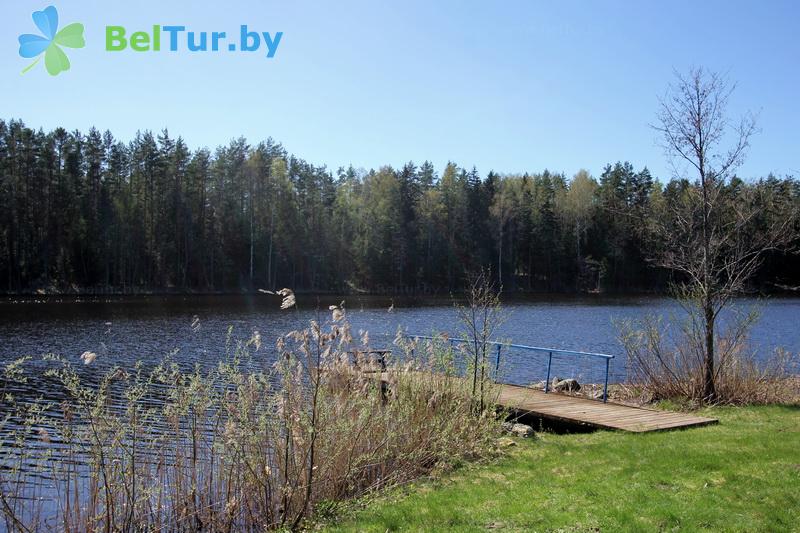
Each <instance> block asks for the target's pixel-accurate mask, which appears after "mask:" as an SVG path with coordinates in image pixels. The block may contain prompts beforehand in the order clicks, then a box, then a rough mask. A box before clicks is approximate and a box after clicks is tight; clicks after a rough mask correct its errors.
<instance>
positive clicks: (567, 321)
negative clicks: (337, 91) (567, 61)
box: [0, 294, 800, 394]
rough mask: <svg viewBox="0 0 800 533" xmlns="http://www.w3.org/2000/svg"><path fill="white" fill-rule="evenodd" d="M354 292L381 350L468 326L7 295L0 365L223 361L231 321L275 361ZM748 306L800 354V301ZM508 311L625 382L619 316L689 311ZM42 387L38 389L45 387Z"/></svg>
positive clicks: (539, 364)
mask: <svg viewBox="0 0 800 533" xmlns="http://www.w3.org/2000/svg"><path fill="white" fill-rule="evenodd" d="M342 299H344V300H346V308H347V317H348V319H349V320H350V322H351V324H352V326H353V331H354V332H358V331H359V330H366V331H369V332H370V338H371V345H372V347H374V348H381V347H387V346H390V345H391V342H392V339H393V338H394V336H395V333H396V332H397V329H398V328H402V329H403V330H405V331H407V332H408V333H412V334H420V335H429V334H431V333H438V332H449V333H450V335H451V336H456V335H458V332H459V330H460V325H459V324H458V321H457V318H456V313H455V311H454V309H453V304H452V303H451V302H449V301H447V300H442V299H440V300H424V301H411V300H400V299H394V300H392V299H390V298H387V297H366V296H347V297H343V298H336V297H331V296H326V297H314V296H303V295H298V297H297V302H298V308H297V309H292V310H288V311H282V310H280V309H279V306H280V298H278V297H275V296H270V295H263V294H256V295H220V296H143V297H104V298H85V299H77V300H76V299H67V298H64V299H60V298H50V299H48V300H34V301H31V300H15V299H7V300H5V301H3V302H2V303H0V346H2V348H0V364H2V363H5V362H9V361H12V360H14V359H16V358H18V357H21V356H24V355H32V356H40V355H42V354H45V353H54V354H58V355H61V356H63V357H64V358H66V359H69V360H72V361H74V362H75V363H76V364H80V359H79V357H80V355H81V354H82V353H83V352H84V351H87V350H89V351H93V352H95V353H97V354H98V358H97V360H96V362H95V363H94V364H93V365H92V367H91V373H98V372H100V371H101V370H103V369H105V368H108V367H111V366H114V365H119V366H122V367H131V366H133V364H134V363H135V362H136V361H142V362H144V363H145V365H152V364H154V363H156V362H158V361H160V360H161V359H162V358H163V357H164V356H165V355H167V354H170V353H173V354H174V356H173V358H174V360H175V361H178V362H180V363H182V364H183V365H186V366H191V365H194V364H195V363H197V364H200V365H201V366H206V365H214V364H216V362H217V361H219V360H220V359H221V358H222V357H224V354H225V346H226V343H227V342H228V331H229V328H230V331H231V339H233V340H236V339H241V340H246V339H249V338H250V337H251V336H252V335H253V332H254V331H258V332H259V333H260V334H261V337H262V341H263V345H264V348H262V350H261V351H260V352H259V353H258V355H257V357H258V358H259V359H260V361H262V362H263V363H265V364H269V363H271V362H272V361H274V357H275V350H274V345H275V339H276V338H277V337H278V336H279V335H281V334H284V333H286V332H288V331H290V330H292V329H297V328H302V327H303V326H304V325H306V324H307V323H308V321H309V320H311V319H315V318H318V319H321V320H323V321H324V320H327V319H328V318H329V316H330V315H329V312H328V311H327V307H328V305H329V304H331V303H339V301H340V300H342ZM737 305H739V306H751V305H758V306H759V307H760V309H761V318H760V320H759V322H758V323H757V324H756V325H755V327H754V328H753V331H752V335H751V342H752V346H753V349H754V350H756V351H757V353H758V354H759V356H763V355H764V354H767V353H770V352H772V351H773V350H774V349H775V348H776V347H783V348H785V349H787V350H789V351H792V352H794V353H797V352H800V327H798V325H799V324H800V298H772V299H769V300H761V301H757V300H748V299H744V300H739V301H738V302H737ZM390 306H392V309H391V310H390V309H389V308H390ZM504 308H505V311H507V319H506V321H505V323H504V324H503V325H502V327H501V328H500V331H499V335H498V339H500V340H503V341H511V342H514V343H517V344H526V345H534V346H541V347H548V348H558V349H568V350H580V351H589V352H601V353H608V354H612V355H615V356H616V358H615V359H614V360H613V361H612V363H611V377H612V381H621V380H624V379H625V376H626V373H627V368H626V367H627V365H626V360H625V355H624V353H623V351H622V348H621V346H620V344H619V342H618V340H617V328H616V326H615V322H616V321H619V320H623V319H635V318H640V317H642V316H644V315H646V314H648V313H656V314H658V315H660V316H663V317H664V318H665V319H669V318H670V317H674V316H680V313H681V309H680V307H679V306H677V305H676V304H675V303H674V302H673V301H671V300H669V299H666V298H661V297H652V296H624V297H606V296H592V297H566V296H560V295H559V296H541V297H536V298H530V299H525V300H520V299H514V300H511V301H509V302H508V303H506V304H505V305H504ZM317 309H320V311H317ZM501 355H502V372H503V379H504V380H505V381H509V382H514V383H531V382H533V381H536V380H539V379H543V377H544V373H545V371H546V366H547V360H546V359H547V354H546V353H545V354H532V353H530V352H525V353H523V352H519V351H515V352H504V353H503V354H501ZM603 364H604V363H603V362H602V360H599V359H592V358H574V357H556V358H555V360H554V363H553V375H560V376H562V377H563V376H569V377H578V378H579V380H581V379H582V380H583V381H591V382H599V381H601V380H602V371H603V368H602V365H603ZM89 370H90V369H86V370H85V371H86V372H88V371H89ZM31 386H32V387H34V388H35V387H36V384H35V383H31ZM30 392H31V393H34V394H35V393H36V392H37V391H36V390H31V391H30Z"/></svg>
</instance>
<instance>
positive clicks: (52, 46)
mask: <svg viewBox="0 0 800 533" xmlns="http://www.w3.org/2000/svg"><path fill="white" fill-rule="evenodd" d="M33 23H34V24H36V27H37V28H39V31H41V32H42V35H33V34H30V33H26V34H24V35H20V36H19V55H20V56H22V57H25V58H32V57H35V58H36V60H35V61H34V62H33V63H31V64H30V65H28V66H27V67H26V68H25V70H23V71H22V73H23V74H25V73H26V72H28V71H29V70H31V69H32V68H33V67H35V66H36V65H37V64H38V63H39V61H40V60H41V59H42V54H44V66H45V68H46V69H47V72H48V73H49V74H50V75H51V76H58V75H59V74H60V73H62V72H64V71H67V70H69V58H67V54H65V53H64V51H63V50H62V49H61V47H62V46H66V47H68V48H83V47H84V46H86V41H85V40H84V39H83V24H80V23H78V22H75V23H72V24H69V25H67V26H65V27H64V28H62V29H61V31H58V11H57V10H56V8H55V7H53V6H49V7H46V8H44V9H43V10H42V11H34V13H33Z"/></svg>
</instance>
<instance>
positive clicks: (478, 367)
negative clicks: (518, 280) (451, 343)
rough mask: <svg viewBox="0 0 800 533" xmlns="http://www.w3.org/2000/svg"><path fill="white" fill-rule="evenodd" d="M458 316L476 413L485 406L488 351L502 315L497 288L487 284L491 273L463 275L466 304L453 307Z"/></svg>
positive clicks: (482, 272) (488, 374)
mask: <svg viewBox="0 0 800 533" xmlns="http://www.w3.org/2000/svg"><path fill="white" fill-rule="evenodd" d="M456 309H457V311H458V317H459V320H460V322H461V325H462V327H463V328H464V329H465V333H466V338H467V340H468V341H469V342H468V343H467V345H466V351H467V354H468V356H469V357H470V359H471V361H469V365H468V366H469V368H468V370H469V371H471V372H472V397H473V400H474V401H475V403H476V408H477V411H478V412H483V410H484V407H485V406H486V401H485V400H486V386H487V384H488V381H490V379H491V376H490V372H489V370H490V363H489V357H490V349H491V342H492V341H493V339H494V336H495V333H496V332H497V330H498V328H499V327H500V326H501V325H502V324H503V322H505V319H506V316H505V313H504V311H503V307H502V305H501V304H500V289H497V288H496V287H495V285H494V284H493V283H492V282H491V273H490V272H489V271H488V270H480V271H478V272H476V273H471V274H468V275H467V302H466V304H465V305H459V306H457V308H456Z"/></svg>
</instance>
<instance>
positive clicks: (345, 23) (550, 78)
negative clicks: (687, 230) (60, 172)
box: [0, 0, 800, 179]
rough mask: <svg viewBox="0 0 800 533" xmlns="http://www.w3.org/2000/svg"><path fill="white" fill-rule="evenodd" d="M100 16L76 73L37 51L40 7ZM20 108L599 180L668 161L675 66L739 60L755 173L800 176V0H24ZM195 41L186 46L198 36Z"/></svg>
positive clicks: (8, 33)
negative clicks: (163, 33)
mask: <svg viewBox="0 0 800 533" xmlns="http://www.w3.org/2000/svg"><path fill="white" fill-rule="evenodd" d="M51 3H52V4H53V5H55V6H56V7H57V8H58V11H59V15H60V23H61V24H60V25H61V27H63V26H64V25H65V24H68V23H70V22H82V23H84V25H85V26H86V40H87V46H86V48H84V49H80V50H67V52H68V55H69V58H70V60H71V62H72V68H71V70H69V71H68V72H66V73H63V74H61V75H59V76H58V77H55V78H52V77H50V76H49V75H48V74H47V73H46V72H45V70H44V68H43V65H40V68H34V69H33V70H32V71H30V72H29V73H27V74H25V75H20V72H21V71H22V69H23V68H25V67H26V66H27V65H28V64H29V63H30V60H26V59H23V58H21V57H19V55H18V53H17V50H18V46H17V36H18V35H19V34H21V33H35V32H36V28H35V26H34V25H33V22H32V20H31V13H32V12H33V11H35V10H40V9H43V8H44V7H46V6H48V5H50V4H51ZM0 10H2V16H1V17H0V35H1V36H2V40H0V42H2V43H5V44H3V45H2V47H0V72H2V73H3V74H2V78H0V80H1V81H0V106H2V107H0V116H2V117H3V118H6V119H8V118H11V117H13V118H21V119H23V120H24V121H25V122H26V123H27V124H28V125H30V126H35V127H43V128H45V129H50V128H53V127H56V126H64V127H66V128H68V129H76V128H78V129H81V130H84V131H85V130H87V129H88V128H89V127H90V126H92V125H94V126H96V127H98V128H99V129H101V130H105V129H110V130H111V131H112V132H113V133H114V134H115V135H116V136H117V137H119V138H122V139H124V140H128V139H130V138H131V137H132V136H133V135H134V134H135V132H136V131H137V130H139V129H151V130H160V129H162V128H165V127H166V128H169V130H170V133H172V134H173V135H182V136H183V137H184V139H185V140H186V141H187V143H188V144H189V145H190V146H191V147H192V148H197V147H201V146H209V147H214V146H216V145H218V144H221V143H226V142H228V141H229V140H230V139H231V138H233V137H237V136H239V135H244V136H245V137H247V138H248V140H250V141H251V142H256V141H258V140H262V139H266V138H267V137H269V136H272V137H274V138H275V139H277V140H279V141H281V142H282V143H283V144H284V145H285V146H286V148H287V149H288V150H289V151H291V152H293V153H295V154H297V155H299V156H301V157H303V158H305V159H307V160H309V161H311V162H313V163H315V164H325V165H328V166H329V167H330V168H333V169H335V168H336V167H338V166H340V165H348V164H353V165H354V166H356V167H364V168H370V167H377V166H379V165H382V164H391V165H394V166H399V165H401V164H402V163H404V162H405V161H408V160H414V161H416V162H417V163H419V162H422V161H423V160H426V159H428V160H431V161H432V162H434V164H435V165H436V167H437V170H441V168H442V166H443V165H444V164H445V163H446V162H447V161H448V160H452V161H455V162H457V163H458V164H460V165H462V166H467V167H471V166H472V165H475V166H477V167H478V169H479V170H480V171H481V173H483V174H485V173H486V172H488V171H489V170H492V169H494V170H496V171H500V172H522V171H539V170H541V169H543V168H545V167H546V168H550V169H552V170H557V171H564V172H566V173H568V174H573V173H574V172H576V171H577V170H578V169H580V168H586V169H588V170H589V171H590V172H592V173H593V174H594V175H599V174H600V172H601V171H602V167H603V166H604V165H605V164H606V163H608V162H613V161H616V160H629V161H631V162H632V163H633V164H634V165H635V166H636V167H637V168H638V167H641V166H644V165H647V166H649V167H650V168H651V169H652V170H653V171H654V173H655V174H656V175H657V176H659V177H660V178H662V179H663V178H668V177H669V171H668V168H669V167H668V166H667V165H666V163H665V161H664V156H663V153H662V150H661V148H659V147H658V146H657V144H656V142H655V133H654V132H653V131H652V130H651V129H650V128H649V126H648V124H650V123H652V122H653V121H654V117H655V112H656V110H657V98H658V96H659V95H661V94H663V93H664V91H665V89H666V86H667V84H668V83H669V82H670V81H671V79H672V75H673V74H672V73H673V69H678V70H680V71H685V70H686V69H687V68H688V67H690V66H692V65H698V66H704V67H707V68H710V69H712V70H716V71H722V72H727V73H728V74H729V76H730V78H731V79H733V80H736V81H737V82H738V88H737V90H736V92H735V93H734V96H733V99H732V101H731V113H732V114H738V113H741V112H742V111H744V110H747V109H751V110H753V111H756V112H758V113H759V117H760V118H759V125H760V127H761V130H762V132H761V134H760V135H758V137H756V138H755V139H754V142H753V147H752V149H751V151H750V156H749V159H748V161H747V163H746V164H745V165H744V166H743V168H742V169H741V174H742V175H743V176H745V177H751V176H760V175H765V174H767V173H769V172H774V173H777V174H787V173H793V174H795V175H797V174H800V155H798V154H799V153H800V150H799V149H800V127H798V125H800V105H798V98H797V95H798V94H799V93H800V90H799V89H800V68H798V66H799V65H798V62H799V61H800V44H798V38H797V35H798V34H799V33H800V2H793V1H785V2H778V1H773V2H770V1H767V2H755V1H752V2H739V1H716V0H715V1H703V2H691V1H685V2H684V1H681V2H666V1H665V2H655V1H652V2H646V1H630V2H620V1H613V2H611V1H591V2H590V1H586V2H570V1H564V2H561V1H559V2H554V1H551V2H539V1H504V2H486V1H483V2H477V1H455V0H454V1H441V2H434V1H430V0H428V1H416V0H414V1H404V2H389V1H378V0H358V1H351V0H338V1H336V2H330V1H328V2H312V1H296V0H291V1H290V0H283V1H274V0H266V1H265V0H232V1H224V2H223V1H221V0H220V1H218V2H210V1H205V0H194V1H186V0H170V1H169V2H164V1H163V0H162V1H156V0H144V1H136V2H129V1H125V2H123V1H111V0H105V1H99V0H98V1H75V0H60V1H57V2H56V1H53V2H48V1H47V0H36V1H31V0H15V1H13V2H12V1H10V0H5V1H4V3H3V6H2V8H0ZM115 24H118V25H123V26H125V27H126V28H127V29H128V31H129V32H132V31H136V30H140V29H150V27H151V26H152V25H153V24H161V25H170V24H175V25H185V26H187V28H188V30H195V31H208V32H211V31H226V32H228V33H229V34H238V29H239V26H240V25H241V24H247V25H248V26H249V27H250V29H252V30H257V31H269V32H273V33H274V32H276V31H282V32H283V33H284V35H283V38H282V41H281V43H280V45H279V47H278V50H277V53H276V55H275V57H274V58H273V59H267V58H266V57H264V55H262V53H261V52H255V53H252V54H247V53H241V52H237V53H228V52H220V53H216V54H214V53H210V52H209V53H191V52H188V51H179V52H175V53H170V52H166V51H162V52H159V53H154V52H150V53H135V52H132V51H130V50H127V51H124V52H119V53H108V52H105V51H104V29H105V26H106V25H115ZM182 46H183V47H185V45H182Z"/></svg>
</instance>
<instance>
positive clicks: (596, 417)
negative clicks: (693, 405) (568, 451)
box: [498, 385, 717, 433]
mask: <svg viewBox="0 0 800 533" xmlns="http://www.w3.org/2000/svg"><path fill="white" fill-rule="evenodd" d="M498 386H499V387H500V393H499V396H498V403H499V404H500V405H501V406H502V407H506V408H508V409H516V410H520V411H525V412H528V413H530V414H533V415H536V416H541V417H542V418H548V419H552V420H559V421H563V422H570V423H579V424H583V425H586V426H591V427H596V428H602V429H615V430H622V431H630V432H634V433H644V432H648V431H660V430H665V429H676V428H686V427H697V426H705V425H708V424H715V423H716V422H717V420H716V419H714V418H705V417H702V416H696V415H692V414H687V413H675V412H671V411H659V410H655V409H646V408H643V407H632V406H629V405H622V404H617V403H612V402H609V403H602V402H600V401H597V400H590V399H587V398H579V397H575V396H567V395H563V394H555V393H549V394H547V393H545V392H544V391H541V390H536V389H531V388H527V387H519V386H516V385H498Z"/></svg>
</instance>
